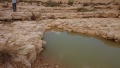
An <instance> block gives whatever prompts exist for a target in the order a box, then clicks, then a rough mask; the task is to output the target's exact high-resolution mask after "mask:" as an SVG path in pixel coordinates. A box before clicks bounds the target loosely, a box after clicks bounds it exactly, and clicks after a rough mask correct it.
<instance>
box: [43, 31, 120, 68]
mask: <svg viewBox="0 0 120 68" xmlns="http://www.w3.org/2000/svg"><path fill="white" fill-rule="evenodd" d="M44 40H45V41H46V42H47V44H46V45H45V50H44V52H43V56H44V57H45V58H47V59H49V60H51V61H55V62H57V63H59V64H61V65H63V66H64V68H120V44H118V43H115V42H112V41H108V40H105V39H102V38H97V37H93V36H88V35H83V34H75V33H68V32H65V31H52V32H51V31H47V32H46V33H45V35H44ZM51 63H52V62H51Z"/></svg>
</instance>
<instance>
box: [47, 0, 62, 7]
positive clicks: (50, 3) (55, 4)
mask: <svg viewBox="0 0 120 68" xmlns="http://www.w3.org/2000/svg"><path fill="white" fill-rule="evenodd" d="M45 6H46V7H55V6H60V3H59V2H54V1H52V0H48V1H47V2H45Z"/></svg>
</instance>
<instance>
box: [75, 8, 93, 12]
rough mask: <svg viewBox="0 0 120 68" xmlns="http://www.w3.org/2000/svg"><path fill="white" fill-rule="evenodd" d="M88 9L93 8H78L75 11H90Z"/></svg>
mask: <svg viewBox="0 0 120 68" xmlns="http://www.w3.org/2000/svg"><path fill="white" fill-rule="evenodd" d="M90 11H94V9H87V8H78V9H77V12H90Z"/></svg>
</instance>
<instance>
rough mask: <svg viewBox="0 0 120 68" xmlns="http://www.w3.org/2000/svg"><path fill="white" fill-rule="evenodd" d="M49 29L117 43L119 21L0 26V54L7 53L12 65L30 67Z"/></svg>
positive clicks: (25, 22)
mask: <svg viewBox="0 0 120 68" xmlns="http://www.w3.org/2000/svg"><path fill="white" fill-rule="evenodd" d="M52 27H54V28H61V29H63V30H66V31H69V32H77V33H85V34H91V35H97V36H100V37H103V38H105V39H112V40H114V41H116V42H120V35H119V34H120V19H118V18H106V19H102V18H101V19H98V18H94V19H92V18H91V19H57V20H51V19H50V20H49V19H48V20H41V21H16V22H13V23H11V24H0V45H1V47H0V48H1V49H0V50H1V51H2V50H3V51H4V50H5V51H7V53H8V54H9V55H10V56H11V58H10V59H12V61H14V62H16V63H17V62H20V63H21V64H24V65H25V66H27V67H31V64H32V63H33V62H34V60H35V59H36V55H37V54H38V53H40V52H41V51H42V50H43V48H42V44H45V42H44V41H43V40H41V39H42V37H43V34H44V32H45V30H47V29H51V28H52ZM4 47H5V48H4ZM6 47H7V48H6ZM2 48H3V49H2ZM8 62H9V61H8ZM9 64H10V63H9ZM9 66H10V65H9Z"/></svg>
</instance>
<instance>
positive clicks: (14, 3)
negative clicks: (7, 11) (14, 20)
mask: <svg viewBox="0 0 120 68" xmlns="http://www.w3.org/2000/svg"><path fill="white" fill-rule="evenodd" d="M12 8H13V11H14V12H16V0H12Z"/></svg>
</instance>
